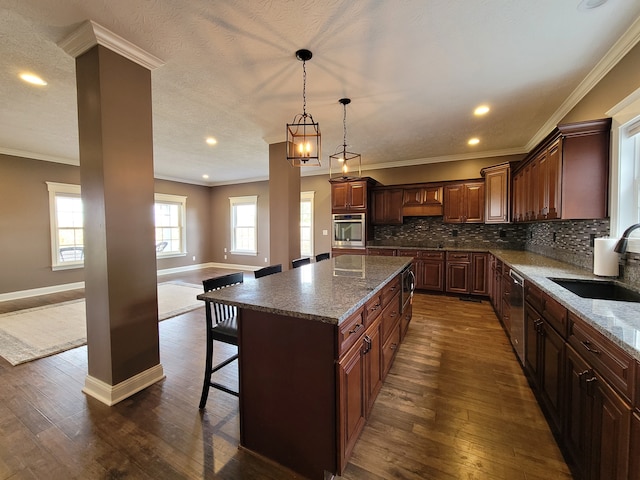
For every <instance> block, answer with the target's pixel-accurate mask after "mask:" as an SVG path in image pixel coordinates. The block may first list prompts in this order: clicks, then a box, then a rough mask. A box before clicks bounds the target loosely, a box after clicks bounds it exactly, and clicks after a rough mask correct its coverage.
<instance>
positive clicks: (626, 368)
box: [569, 313, 635, 400]
mask: <svg viewBox="0 0 640 480" xmlns="http://www.w3.org/2000/svg"><path fill="white" fill-rule="evenodd" d="M569 326H570V331H569V344H570V345H571V346H572V347H573V348H574V349H575V350H576V352H578V353H579V354H580V355H581V356H582V357H583V358H584V359H585V360H586V361H587V362H588V363H590V364H591V365H592V366H593V367H594V368H595V369H596V370H597V371H598V373H599V374H600V375H602V377H603V378H604V379H605V380H606V381H607V382H608V383H609V384H611V386H613V387H614V388H615V389H616V390H617V391H618V392H619V393H620V394H621V395H623V396H624V397H625V398H626V399H627V400H630V399H631V398H632V397H633V388H634V380H635V375H634V373H635V372H634V367H635V362H634V361H633V359H632V358H631V356H630V355H629V354H628V353H626V352H625V351H623V350H622V349H621V348H619V347H618V346H617V345H615V344H614V343H612V342H611V340H609V339H608V338H605V337H604V336H603V335H602V334H601V333H600V332H597V331H596V330H594V329H593V328H592V327H590V326H589V325H587V324H586V323H585V322H583V321H582V320H580V319H579V318H578V317H576V316H575V315H574V314H573V313H569Z"/></svg>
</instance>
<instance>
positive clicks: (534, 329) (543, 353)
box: [524, 299, 566, 432]
mask: <svg viewBox="0 0 640 480" xmlns="http://www.w3.org/2000/svg"><path fill="white" fill-rule="evenodd" d="M527 300H528V299H527ZM565 315H566V313H565ZM564 350H565V340H564V338H563V337H562V336H561V335H560V334H559V333H558V332H557V331H556V330H555V329H554V328H553V327H552V326H551V324H550V323H549V322H548V321H547V320H546V319H545V317H544V316H543V315H542V314H541V313H540V312H539V311H538V310H536V309H535V308H534V307H533V306H532V305H531V302H529V301H527V302H526V303H525V357H524V366H525V370H526V371H527V373H528V374H529V377H530V380H531V382H532V383H533V384H534V385H535V387H536V392H537V394H538V398H539V400H540V403H541V404H542V406H543V407H544V408H545V410H546V412H547V416H548V418H549V419H550V423H551V427H552V428H553V429H554V430H555V431H556V432H561V431H562V421H561V419H562V408H563V405H564V404H563V402H564V371H565V370H564V369H565V360H564Z"/></svg>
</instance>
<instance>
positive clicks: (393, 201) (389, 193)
mask: <svg viewBox="0 0 640 480" xmlns="http://www.w3.org/2000/svg"><path fill="white" fill-rule="evenodd" d="M403 193H404V192H403V190H402V188H377V189H375V190H374V191H373V193H372V197H373V202H372V203H373V212H372V222H373V224H374V225H400V224H402V218H403V216H402V199H403Z"/></svg>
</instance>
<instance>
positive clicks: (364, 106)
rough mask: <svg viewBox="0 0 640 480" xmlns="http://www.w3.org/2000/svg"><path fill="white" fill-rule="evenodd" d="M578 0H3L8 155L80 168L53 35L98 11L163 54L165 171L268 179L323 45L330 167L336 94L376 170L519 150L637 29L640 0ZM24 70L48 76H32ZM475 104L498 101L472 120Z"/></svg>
mask: <svg viewBox="0 0 640 480" xmlns="http://www.w3.org/2000/svg"><path fill="white" fill-rule="evenodd" d="M578 3H579V1H578V0H534V1H524V0H517V1H513V0H473V1H463V0H428V1H427V0H295V1H294V0H289V1H287V0H215V1H212V0H181V1H179V2H177V1H172V0H90V1H89V0H57V1H55V2H52V1H48V0H0V7H1V10H0V59H1V61H0V65H2V68H1V69H0V95H1V96H2V108H1V110H0V153H8V154H14V155H18V156H26V157H32V158H37V159H43V160H53V161H60V162H65V163H71V164H78V134H77V118H76V115H77V112H76V91H75V72H74V60H73V58H71V57H70V56H68V55H67V54H66V53H65V52H64V51H63V50H62V49H61V48H60V47H59V46H58V45H57V43H58V42H60V41H61V40H62V39H63V38H65V37H66V36H67V35H69V34H70V33H71V32H73V31H74V30H75V29H77V28H78V26H79V25H80V24H81V23H82V22H84V21H85V20H89V19H90V20H93V21H94V22H96V23H98V24H100V25H102V26H103V27H105V28H107V29H108V30H110V31H112V32H114V33H115V34H117V35H119V36H121V37H123V38H125V39H127V40H128V41H130V42H131V43H133V44H135V45H137V46H139V47H140V48H142V49H143V50H145V51H147V52H149V53H150V54H152V55H154V56H156V57H158V58H160V59H161V60H162V61H164V62H165V64H164V65H163V66H162V67H160V68H158V69H155V70H153V72H152V88H153V122H154V162H155V172H156V176H157V177H158V178H167V179H174V180H180V181H186V182H190V183H200V184H211V185H214V184H221V183H234V182H240V181H246V180H249V179H264V178H267V176H268V145H269V143H278V142H282V141H284V139H285V124H286V123H287V122H290V121H291V120H292V119H293V116H294V115H295V114H297V113H301V112H302V64H301V62H299V61H298V60H296V59H295V51H296V50H297V49H299V48H308V49H310V50H311V51H312V52H313V58H312V59H311V60H310V61H309V62H307V112H309V113H311V114H312V115H313V117H314V119H315V120H316V121H318V122H319V123H320V127H321V130H322V134H323V167H322V168H323V169H327V167H328V156H329V155H330V154H332V153H334V152H335V150H336V148H337V147H339V146H340V145H341V144H342V136H343V132H342V114H343V112H342V105H340V104H339V103H338V100H339V99H340V98H342V97H349V98H351V99H352V103H351V104H350V105H349V106H348V107H347V140H348V144H349V149H350V150H351V151H354V152H358V153H360V154H362V163H363V167H365V168H366V167H367V166H372V167H380V166H382V165H403V164H419V163H429V162H432V161H434V160H451V159H462V158H471V157H478V156H488V155H499V154H511V153H522V152H524V151H526V150H527V149H529V148H531V146H532V145H533V144H535V143H536V142H537V141H539V140H540V139H541V138H542V136H544V135H545V134H546V133H548V132H549V131H550V130H551V129H552V128H553V126H554V125H555V123H556V122H557V121H558V120H559V119H560V118H561V117H562V116H563V115H564V114H566V113H567V111H568V108H570V107H571V106H572V105H567V104H566V102H565V100H566V99H567V98H572V95H573V97H575V98H577V99H579V98H578V97H576V95H578V94H579V92H580V86H581V82H583V80H585V78H588V76H589V74H590V72H592V71H593V70H594V68H595V67H596V66H597V65H598V63H599V62H600V61H601V60H603V59H606V58H607V56H608V55H609V56H611V55H612V54H611V52H610V50H611V49H612V47H615V48H617V49H618V50H619V49H620V48H622V47H620V42H619V43H618V45H617V46H616V42H618V41H619V40H620V39H622V40H623V41H622V43H624V41H626V42H627V43H629V42H630V40H625V39H628V38H635V40H631V42H635V41H637V38H638V37H639V33H638V32H640V1H638V0H609V1H608V3H606V4H605V5H604V6H602V7H600V8H597V9H594V10H586V11H583V10H581V9H578ZM630 28H631V30H629V29H630ZM625 32H626V35H625ZM623 47H624V45H623ZM627 47H629V45H627ZM615 48H614V49H615ZM608 52H609V53H608ZM22 71H32V72H34V73H37V74H39V75H41V76H42V77H43V78H45V79H46V81H47V82H48V85H47V86H46V87H39V88H36V87H33V86H29V85H27V84H25V83H24V82H22V81H21V80H19V79H18V74H19V73H20V72H22ZM592 75H593V74H592ZM576 92H578V94H577V93H576ZM481 103H487V104H489V105H490V106H491V112H490V113H489V114H488V115H487V116H486V117H484V118H481V119H479V118H475V117H474V116H473V114H472V110H473V108H474V107H476V106H477V105H479V104H481ZM208 136H213V137H215V138H216V139H217V140H218V144H217V145H215V146H209V145H207V144H206V143H205V138H206V137H208ZM471 136H476V137H478V138H480V140H481V142H480V144H479V145H477V146H475V147H469V146H468V145H467V143H466V142H467V140H468V138H470V137H471ZM315 172H316V170H314V171H313V173H315ZM203 174H208V175H209V177H210V178H209V180H206V181H205V180H203V179H202V175H203Z"/></svg>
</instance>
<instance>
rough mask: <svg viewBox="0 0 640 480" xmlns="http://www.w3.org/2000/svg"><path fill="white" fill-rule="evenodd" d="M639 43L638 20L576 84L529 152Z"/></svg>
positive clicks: (532, 138)
mask: <svg viewBox="0 0 640 480" xmlns="http://www.w3.org/2000/svg"><path fill="white" fill-rule="evenodd" d="M639 41H640V18H638V19H636V21H635V22H633V24H632V25H631V26H630V27H629V28H628V29H627V31H626V32H625V33H624V34H623V35H622V37H620V39H618V41H617V42H616V43H615V44H614V45H613V46H612V47H611V48H610V49H609V51H608V52H607V53H606V54H605V56H604V57H603V58H602V60H600V61H599V62H598V63H597V64H596V66H595V67H593V69H592V70H591V71H590V72H589V74H588V75H587V76H586V77H585V78H584V80H582V82H580V83H579V84H578V86H577V87H576V89H575V90H574V91H573V92H572V93H571V95H569V96H568V97H567V99H566V100H565V101H564V102H562V104H561V105H560V107H558V109H557V110H556V111H555V112H554V114H553V115H551V117H550V118H549V119H548V120H547V121H546V122H545V123H544V124H543V125H542V127H541V128H540V130H538V131H537V132H536V134H535V135H534V136H533V137H531V140H529V142H528V143H527V145H526V150H527V151H530V150H533V148H534V147H535V146H536V145H537V144H538V143H540V142H541V141H542V140H544V138H545V137H546V136H547V135H548V134H549V132H550V131H552V130H553V129H554V128H556V126H557V125H558V123H559V122H560V121H561V120H562V119H563V118H564V117H565V116H566V115H567V114H568V113H569V112H570V111H571V109H573V107H575V106H576V105H577V104H578V102H580V100H582V99H583V98H584V97H585V96H586V95H587V93H589V92H590V91H591V90H592V89H593V88H594V87H595V86H596V85H597V84H598V82H600V80H602V79H603V78H604V77H605V75H606V74H607V73H609V72H610V71H611V70H612V69H613V67H615V66H616V65H617V64H618V62H620V60H622V58H623V57H624V56H625V55H626V54H627V53H629V51H630V50H631V49H632V48H633V47H635V46H636V45H637V43H638V42H639Z"/></svg>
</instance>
